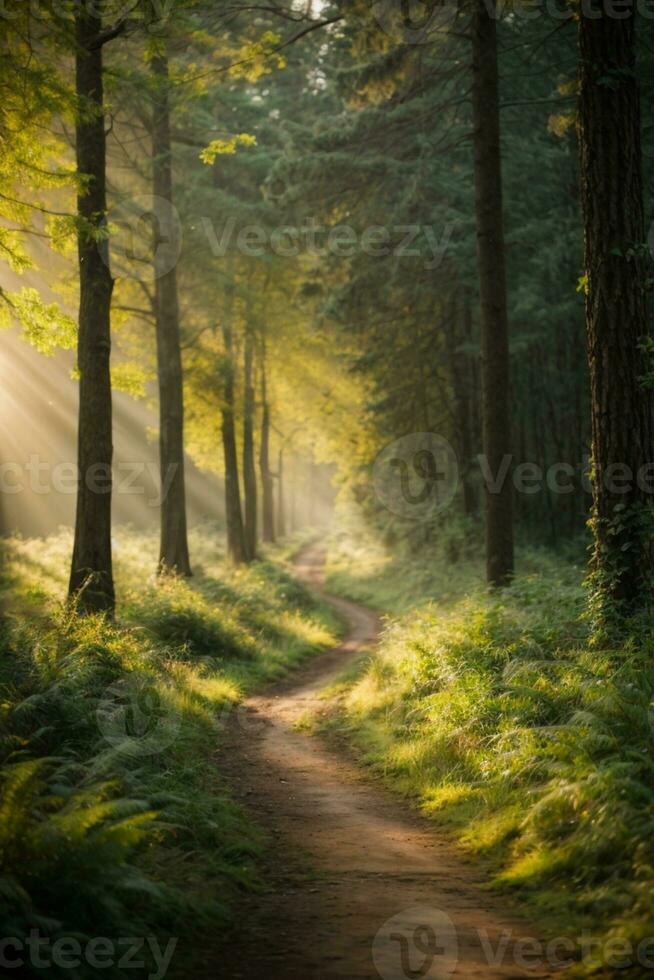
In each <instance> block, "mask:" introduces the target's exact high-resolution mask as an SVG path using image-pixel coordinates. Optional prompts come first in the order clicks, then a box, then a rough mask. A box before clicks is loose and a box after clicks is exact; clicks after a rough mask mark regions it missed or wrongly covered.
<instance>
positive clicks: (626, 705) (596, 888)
mask: <svg viewBox="0 0 654 980" xmlns="http://www.w3.org/2000/svg"><path fill="white" fill-rule="evenodd" d="M583 571H584V570H583V568H582V567H579V566H575V565H573V564H571V563H570V562H566V561H563V560H561V559H557V558H556V557H555V556H553V555H551V554H548V553H545V552H537V551H536V552H534V551H532V552H527V553H522V554H521V556H520V561H519V565H518V577H517V580H516V583H515V585H514V586H513V587H512V588H510V589H507V590H506V591H504V592H503V593H502V594H500V595H495V596H491V595H488V594H487V593H486V592H485V590H484V589H483V588H482V586H481V585H480V582H481V568H480V566H479V564H478V563H475V562H471V561H468V560H466V559H465V558H464V559H463V560H462V561H461V562H460V563H457V564H452V563H451V562H448V561H447V559H446V557H445V556H444V555H443V553H442V550H441V551H440V552H439V551H438V550H435V551H434V553H430V555H429V556H426V555H423V556H422V557H421V558H420V559H413V560H411V559H409V558H407V557H403V558H402V557H401V558H393V556H391V555H388V554H384V553H383V552H382V551H380V550H379V549H375V548H370V547H362V548H361V549H358V550H356V549H353V548H352V547H351V546H348V545H347V544H346V543H344V542H343V541H339V542H336V544H335V546H334V547H333V549H332V554H331V556H330V560H329V575H328V588H330V589H331V590H332V591H340V592H342V593H345V594H348V595H351V596H355V597H356V598H358V599H359V600H360V601H365V602H368V603H369V604H370V605H372V606H375V607H377V608H386V609H389V610H390V611H391V612H393V613H394V615H393V616H391V617H389V618H388V619H387V620H386V625H385V630H384V634H383V639H382V643H381V646H380V648H379V650H378V652H376V653H375V654H373V655H372V656H371V657H370V658H369V659H368V661H367V663H366V664H365V665H364V667H363V669H362V670H361V671H360V672H359V673H358V674H357V675H355V676H354V677H351V678H350V679H349V683H347V684H345V685H341V687H340V688H339V687H337V688H335V691H336V698H335V700H334V701H333V703H332V708H331V712H330V713H329V714H328V716H327V719H326V720H325V716H324V714H323V716H322V719H323V720H322V723H323V724H325V725H327V726H331V727H332V728H337V729H338V730H339V731H340V732H341V733H345V734H347V736H348V737H349V738H350V739H351V740H352V742H353V744H354V745H355V746H356V748H357V750H358V752H359V753H360V755H361V757H362V759H363V760H364V761H365V762H366V763H367V764H368V765H370V766H372V767H374V768H375V770H376V771H377V772H379V773H381V774H383V775H384V776H385V777H386V779H387V780H388V781H389V782H390V783H391V784H392V785H393V786H394V787H395V788H397V789H399V790H401V791H402V792H404V793H406V794H407V795H409V796H411V797H412V798H414V799H415V800H416V801H418V803H419V805H420V806H421V808H422V809H423V811H424V812H425V813H426V814H428V815H429V816H430V817H432V818H433V819H434V820H436V821H438V822H439V823H440V824H441V825H442V826H443V827H446V828H448V829H449V830H451V831H452V832H453V833H454V834H455V835H456V836H457V838H458V840H459V841H460V842H461V843H462V844H463V845H464V846H465V847H466V848H467V849H468V850H469V851H471V852H472V853H474V854H475V855H477V856H479V857H481V858H483V859H484V861H485V862H486V864H487V866H488V867H489V869H490V870H491V872H492V875H493V880H494V885H495V886H496V887H497V888H500V889H506V890H512V891H515V892H516V893H518V894H519V895H521V896H522V897H523V898H526V899H527V900H528V901H529V902H530V903H531V904H532V907H533V908H534V910H535V913H536V914H540V915H541V916H542V917H543V919H544V920H545V921H547V922H548V923H549V924H550V925H552V926H554V925H556V927H557V928H561V927H562V928H564V929H565V930H566V931H569V932H571V933H574V932H575V930H579V929H582V928H584V927H587V928H591V929H593V930H594V931H595V933H597V934H598V935H603V936H613V937H620V938H626V939H628V940H629V941H630V942H633V943H638V942H640V941H641V940H643V939H645V938H648V937H651V936H653V935H654V898H653V895H654V888H653V887H652V886H653V885H654V845H653V844H652V840H653V835H652V831H653V830H654V723H653V719H654V710H653V709H654V663H653V660H652V646H653V644H652V640H653V635H654V633H653V626H654V620H653V621H652V622H650V623H649V624H648V623H642V622H641V623H640V624H639V626H638V631H637V639H634V640H633V641H632V642H630V643H628V644H626V645H625V646H624V647H623V648H621V649H599V648H597V647H595V646H593V644H592V643H591V642H590V640H589V635H588V625H587V622H586V619H585V615H584V613H585V609H586V595H585V591H584V588H583V587H582V584H581V582H582V579H583ZM586 968H587V969H592V968H593V964H591V963H590V962H588V963H587V964H586ZM621 975H625V976H628V975H634V976H640V975H641V974H640V973H638V971H636V973H634V974H629V972H628V971H621Z"/></svg>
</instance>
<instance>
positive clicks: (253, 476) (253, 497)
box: [243, 305, 257, 561]
mask: <svg viewBox="0 0 654 980" xmlns="http://www.w3.org/2000/svg"><path fill="white" fill-rule="evenodd" d="M246 316H247V322H246V324H245V351H244V355H243V361H244V376H243V503H244V514H243V516H244V535H245V553H246V558H247V560H248V561H254V559H255V558H256V555H257V470H256V465H255V462H254V376H253V375H254V348H255V344H254V339H255V338H254V328H253V325H252V319H251V311H250V309H249V305H248V309H247V313H246Z"/></svg>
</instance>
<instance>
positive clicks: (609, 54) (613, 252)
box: [579, 5, 654, 611]
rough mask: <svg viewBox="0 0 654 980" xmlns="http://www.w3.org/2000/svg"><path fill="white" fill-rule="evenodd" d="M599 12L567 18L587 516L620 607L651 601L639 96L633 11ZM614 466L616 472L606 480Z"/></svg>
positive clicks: (603, 588)
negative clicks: (573, 26)
mask: <svg viewBox="0 0 654 980" xmlns="http://www.w3.org/2000/svg"><path fill="white" fill-rule="evenodd" d="M600 10H601V8H600V7H599V5H598V7H597V11H594V12H597V13H598V17H597V18H594V17H593V18H592V17H589V16H582V17H581V18H580V20H579V73H580V78H579V83H580V84H579V147H580V160H581V200H582V209H583V219H584V267H585V273H586V277H587V279H586V282H587V286H586V334H587V347H588V363H589V367H590V384H591V424H592V447H593V502H594V515H593V522H592V523H593V530H594V538H595V549H594V568H595V571H596V572H597V573H599V574H598V581H597V585H598V587H599V595H600V597H601V600H602V602H601V605H602V606H604V600H606V601H607V602H608V603H610V604H612V605H614V604H617V606H618V608H620V609H624V610H625V611H626V610H627V609H630V608H633V609H637V608H638V607H639V606H642V605H644V604H645V602H646V601H650V602H651V591H650V589H651V572H652V556H651V543H650V542H651V524H650V527H649V528H648V527H647V521H646V515H647V511H648V510H649V509H650V507H651V504H650V501H651V497H649V496H648V494H647V493H646V492H645V491H644V490H642V489H641V488H639V486H638V481H637V475H638V472H639V470H640V469H641V467H643V466H645V465H646V464H647V463H649V462H651V458H652V448H653V446H654V425H653V422H652V393H651V391H649V390H643V389H642V387H641V384H640V382H639V378H640V377H641V376H642V374H643V373H644V371H645V370H646V364H645V358H644V356H643V354H642V351H641V349H640V344H641V341H642V339H643V337H645V336H646V335H647V333H648V326H647V302H646V294H645V275H646V270H645V260H644V257H643V253H644V243H645V220H644V213H643V181H642V162H641V134H640V97H639V89H638V83H637V80H636V72H635V62H636V59H635V22H634V15H633V13H632V14H631V16H629V17H628V18H627V19H624V20H623V19H620V20H615V19H612V18H608V17H607V16H606V15H605V13H604V12H603V11H602V13H601V14H600V13H599V11H600ZM613 467H619V470H613V469H612V468H613ZM623 468H624V469H623ZM615 473H621V474H623V475H624V477H625V479H623V478H622V476H620V475H618V476H617V478H613V479H612V477H614V474H615ZM612 482H613V484H614V485H613V486H612V485H611V483H612ZM626 484H628V488H627V490H626V492H625V490H624V486H625V485H626Z"/></svg>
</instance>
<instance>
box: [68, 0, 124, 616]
mask: <svg viewBox="0 0 654 980" xmlns="http://www.w3.org/2000/svg"><path fill="white" fill-rule="evenodd" d="M75 28H76V34H75V37H76V50H75V77H76V92H77V98H78V106H77V120H76V127H75V132H76V153H77V170H78V173H79V175H80V180H81V184H80V190H79V193H78V222H79V224H78V257H79V280H80V303H79V338H78V347H77V366H78V371H79V428H78V467H79V482H78V491H77V512H76V518H75V541H74V547H73V560H72V567H71V574H70V583H69V592H70V595H71V597H73V598H74V599H76V601H77V602H78V604H79V607H80V609H81V610H83V611H86V612H107V613H109V614H111V613H113V610H114V606H115V593H114V582H113V570H112V555H111V490H112V474H111V464H112V455H113V443H112V428H111V423H112V408H111V376H110V357H111V295H112V291H113V279H112V277H111V272H110V269H109V245H108V240H107V235H106V229H105V227H104V223H105V220H106V212H107V193H106V155H107V150H106V135H105V115H104V95H103V73H102V72H103V69H102V61H103V59H102V51H103V46H104V44H105V42H106V40H109V39H110V34H106V35H103V32H102V21H101V18H100V17H98V16H96V15H95V14H94V13H92V12H90V10H88V9H87V7H86V5H85V4H80V5H78V6H77V8H76V14H75Z"/></svg>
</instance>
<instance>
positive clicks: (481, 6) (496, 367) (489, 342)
mask: <svg viewBox="0 0 654 980" xmlns="http://www.w3.org/2000/svg"><path fill="white" fill-rule="evenodd" d="M492 8H493V9H492V10H490V11H489V9H488V7H487V6H486V3H485V2H484V0H475V9H474V12H473V18H472V47H473V50H472V107H473V129H474V155H475V190H476V193H475V210H476V217H477V254H478V269H479V291H480V295H481V340H482V388H483V441H484V454H485V457H486V465H487V466H488V469H489V470H490V472H491V473H492V474H493V476H494V477H495V476H496V475H498V474H500V473H502V466H503V463H505V461H506V459H507V458H509V457H510V456H511V417H510V407H509V406H510V401H509V399H510V389H509V382H510V377H509V324H508V310H507V289H506V260H505V246H504V215H503V209H502V165H501V150H500V109H499V104H500V103H499V77H498V64H497V24H496V17H495V5H494V3H492ZM508 476H509V474H508V473H507V479H505V480H504V481H503V483H502V485H501V486H500V487H499V489H488V490H487V493H486V577H487V581H488V584H489V585H491V586H493V587H500V586H503V585H508V583H509V582H510V581H511V578H512V577H513V570H514V560H513V487H512V484H511V480H510V479H509V478H508Z"/></svg>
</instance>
